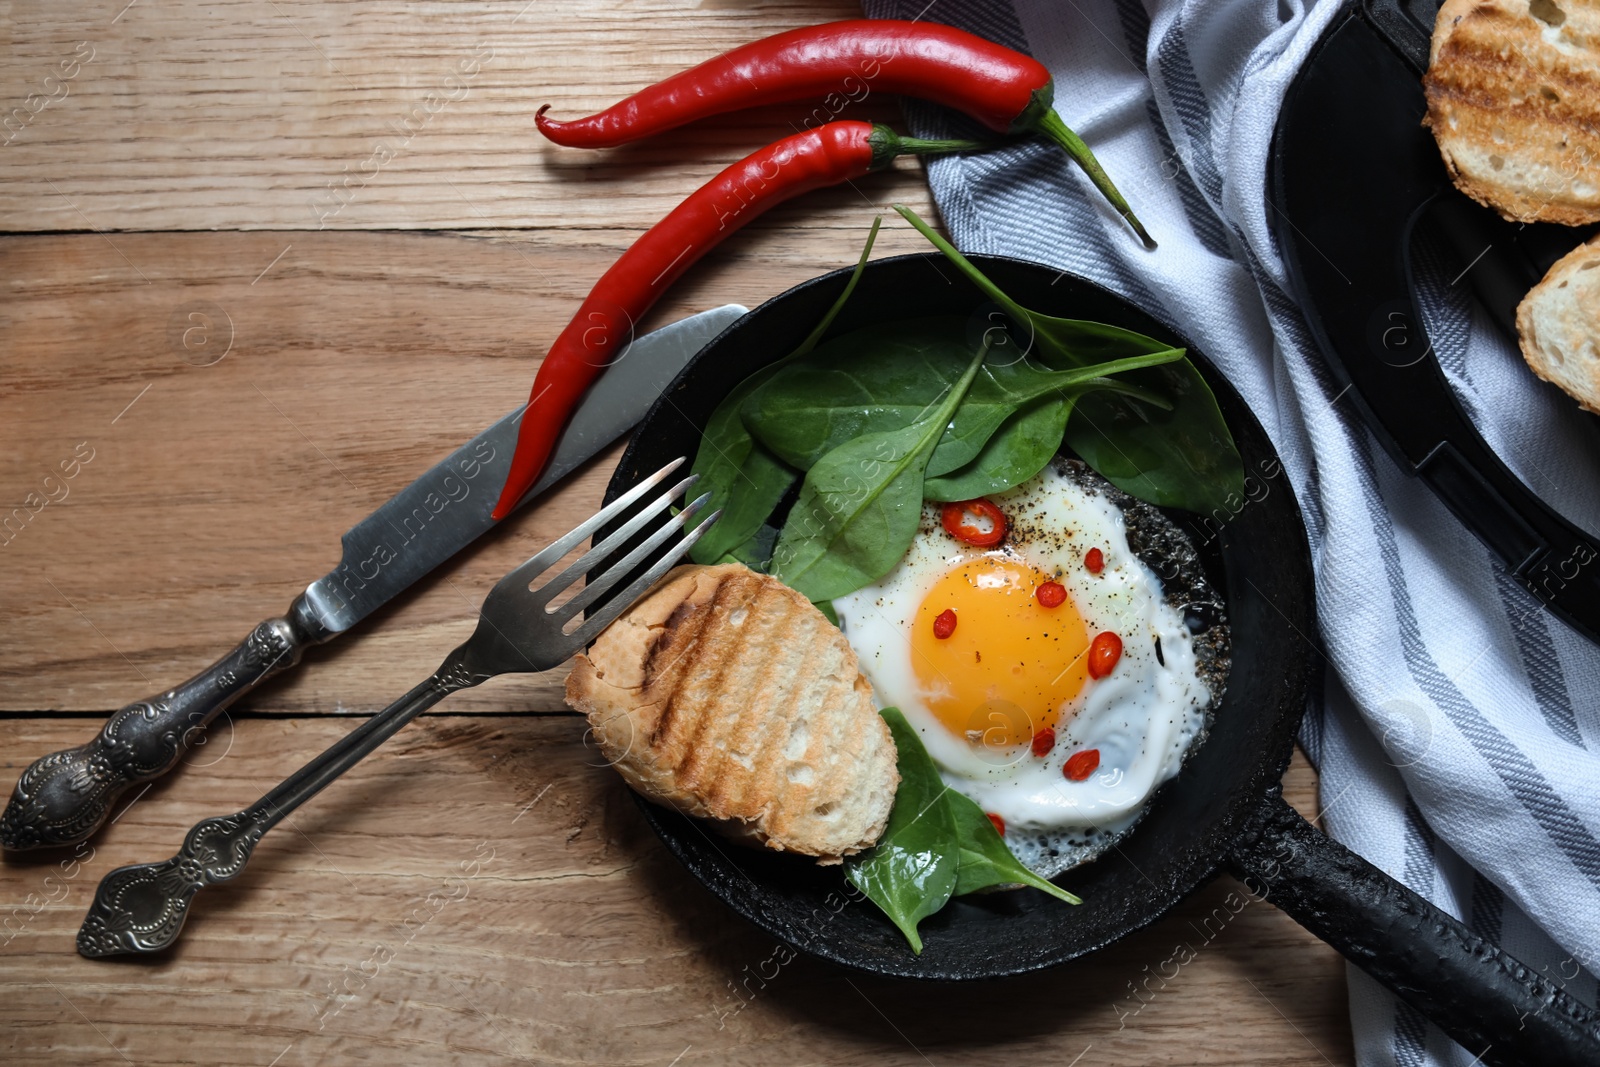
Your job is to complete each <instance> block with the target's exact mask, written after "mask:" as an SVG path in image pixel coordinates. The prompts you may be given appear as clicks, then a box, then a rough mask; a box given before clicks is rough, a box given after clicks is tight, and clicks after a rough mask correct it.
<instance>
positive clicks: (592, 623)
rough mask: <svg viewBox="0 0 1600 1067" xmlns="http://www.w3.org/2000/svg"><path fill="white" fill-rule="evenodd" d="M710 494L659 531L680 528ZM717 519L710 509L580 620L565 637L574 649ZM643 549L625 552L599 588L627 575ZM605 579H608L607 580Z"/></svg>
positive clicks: (596, 632)
mask: <svg viewBox="0 0 1600 1067" xmlns="http://www.w3.org/2000/svg"><path fill="white" fill-rule="evenodd" d="M710 496H711V494H710V493H707V494H705V495H704V496H702V497H700V498H699V499H697V500H696V501H695V502H694V503H693V504H690V505H689V506H688V507H686V508H684V509H683V510H682V511H680V512H679V513H678V514H677V515H676V516H674V517H673V519H672V521H671V522H670V523H668V524H667V525H665V526H663V527H662V530H661V533H662V534H666V533H670V532H671V531H672V530H674V529H682V528H683V525H684V524H685V523H686V522H687V521H688V520H689V519H690V518H691V517H692V516H693V515H694V513H695V512H696V511H698V510H700V508H701V507H702V506H704V504H705V502H706V500H707V499H709V498H710ZM720 518H722V510H721V509H720V508H719V509H718V510H716V511H713V512H712V513H711V514H710V515H707V516H706V519H705V521H704V522H702V523H700V524H699V525H698V526H696V527H695V528H694V529H693V530H691V531H689V536H687V537H685V538H684V539H683V540H682V541H679V542H678V543H677V544H676V545H674V546H673V547H671V548H669V549H668V550H667V553H666V555H664V556H662V557H661V558H660V559H659V560H657V561H656V563H655V565H654V566H652V567H651V568H650V569H649V570H648V571H646V572H645V573H644V574H642V575H640V576H639V577H638V578H635V579H634V580H633V581H631V582H629V583H628V586H627V588H625V589H623V590H622V592H620V593H618V594H617V595H616V596H614V597H612V598H611V599H610V600H608V601H607V602H606V603H605V604H604V606H602V607H601V608H600V609H599V610H598V611H594V612H590V613H589V616H588V617H587V618H586V619H584V620H583V625H582V626H580V627H578V629H576V630H574V631H573V632H572V634H571V635H570V637H569V638H568V640H570V641H571V642H572V648H573V650H574V651H575V650H577V649H580V648H583V647H584V646H585V645H587V644H588V643H589V642H590V641H593V640H594V639H595V638H596V637H598V636H599V635H600V631H601V630H604V629H605V628H606V627H607V626H610V625H611V624H612V623H613V622H615V621H616V619H617V616H618V615H621V614H622V613H623V612H624V611H626V610H627V609H628V608H630V607H632V606H633V602H634V601H636V600H638V599H639V597H640V596H641V595H643V593H644V591H645V590H646V589H649V588H650V587H651V586H652V585H654V584H655V583H656V582H658V581H660V580H661V576H662V575H663V574H666V573H667V571H669V570H671V569H672V567H673V565H674V564H676V563H677V562H678V561H679V560H680V559H682V558H683V557H684V555H686V554H687V553H688V551H689V549H691V548H693V547H694V543H695V542H696V541H698V540H700V538H701V537H702V536H704V534H705V532H706V531H707V530H709V529H711V527H712V526H713V525H715V524H716V521H717V520H718V519H720ZM651 540H652V541H655V542H658V543H659V542H660V541H662V540H665V538H664V537H662V536H661V534H657V535H656V536H655V537H653V538H652V539H651ZM645 548H646V546H643V545H641V546H640V549H639V550H635V551H634V552H631V553H629V554H628V559H625V560H623V562H621V563H619V564H617V565H616V566H615V567H613V568H611V569H610V570H608V571H607V572H606V574H605V575H604V576H603V577H602V578H601V582H603V583H604V585H603V587H602V588H610V586H612V585H614V584H615V583H616V581H617V580H618V579H619V578H621V577H622V576H623V575H625V574H627V573H628V571H630V570H631V569H632V568H633V566H634V565H635V564H636V563H637V560H634V559H633V557H634V556H636V555H640V556H642V555H643V550H644V549H645ZM607 579H609V581H608V580H607ZM593 588H594V586H589V587H588V588H586V589H584V591H583V592H584V595H585V596H587V595H588V593H589V590H590V589H593Z"/></svg>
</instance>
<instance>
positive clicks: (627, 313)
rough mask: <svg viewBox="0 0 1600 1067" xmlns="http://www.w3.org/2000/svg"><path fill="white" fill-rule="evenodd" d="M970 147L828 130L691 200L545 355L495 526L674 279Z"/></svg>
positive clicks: (865, 129) (772, 153)
mask: <svg viewBox="0 0 1600 1067" xmlns="http://www.w3.org/2000/svg"><path fill="white" fill-rule="evenodd" d="M977 147H981V146H979V145H975V144H973V143H972V142H969V141H924V140H917V139H915V138H910V137H901V136H899V135H898V134H896V133H895V132H894V131H893V130H891V129H889V128H888V127H885V126H874V125H873V124H871V123H869V122H830V123H828V124H827V125H825V126H820V127H818V128H817V129H814V130H807V131H805V132H803V133H797V134H794V135H792V136H789V137H785V138H784V139H783V140H781V141H777V142H775V143H774V144H770V145H768V146H767V147H766V148H763V149H761V150H760V151H759V152H755V153H753V154H751V155H749V156H746V157H745V158H744V159H741V160H740V161H739V162H737V163H735V164H733V166H731V167H729V168H727V169H726V170H724V171H723V172H722V173H721V174H718V175H717V176H716V177H715V178H713V179H711V180H710V181H709V182H707V183H706V184H705V185H703V186H701V187H700V188H699V189H697V190H695V191H694V192H693V193H691V194H690V195H689V197H688V199H686V200H684V202H683V203H681V204H679V205H678V206H677V207H675V208H673V209H672V212H671V213H670V214H668V215H667V217H666V218H664V219H662V220H661V221H660V222H658V223H656V224H655V225H654V226H652V227H651V228H650V229H649V230H647V231H645V233H644V235H643V236H642V237H640V238H639V239H638V240H637V241H635V242H634V243H633V246H632V247H631V248H629V249H628V250H627V251H626V252H624V253H623V254H622V256H621V258H619V259H618V260H617V261H616V263H614V264H612V266H611V269H610V270H608V271H606V272H605V274H603V275H601V277H600V280H599V281H598V282H596V283H595V287H594V289H593V290H591V291H590V293H589V296H588V297H587V298H586V299H585V300H584V302H583V305H582V306H581V307H579V308H578V313H577V314H576V315H574V316H573V317H572V321H571V322H569V323H567V328H566V329H564V330H562V331H561V335H560V336H559V337H557V338H556V340H555V343H554V344H552V345H551V346H550V350H549V351H548V352H546V353H545V357H544V362H543V363H541V364H539V373H538V374H537V375H536V376H535V377H534V380H533V391H532V393H531V394H530V397H529V400H528V409H527V412H526V414H524V415H523V417H522V425H521V426H520V427H519V429H518V431H517V447H516V451H515V452H514V453H513V454H512V457H511V471H510V474H509V475H507V477H506V484H505V488H504V489H502V490H501V492H500V500H499V502H498V503H497V504H495V508H494V517H495V518H496V519H503V518H505V517H506V516H507V515H509V514H510V513H511V511H512V509H513V508H515V507H516V504H517V501H519V500H520V499H522V495H523V494H524V493H526V492H527V491H528V490H529V489H530V488H532V486H533V483H534V482H536V481H537V480H538V478H539V475H540V474H541V473H542V472H543V470H544V466H545V463H546V462H548V461H549V459H550V453H551V451H552V450H553V449H554V448H555V443H556V439H557V438H558V437H560V435H561V431H562V429H563V428H564V427H565V426H566V424H567V419H568V417H569V416H570V415H571V414H572V411H573V409H574V408H575V407H576V406H577V404H578V400H579V398H581V397H582V396H583V392H584V390H585V389H587V388H588V387H589V384H590V383H591V382H593V381H594V380H595V378H597V377H599V375H600V372H601V371H603V370H604V369H605V367H606V365H607V364H608V363H609V362H610V361H611V359H612V358H613V356H614V354H615V353H616V350H617V348H618V347H619V345H620V344H621V343H622V342H623V341H625V340H626V339H627V337H628V335H629V333H630V331H631V330H632V329H633V327H634V324H635V323H637V322H638V321H639V320H640V319H641V318H643V317H644V314H645V312H647V311H649V310H650V307H651V305H653V304H654V303H655V302H656V300H657V298H659V297H660V296H661V294H662V293H664V292H665V291H666V289H667V287H668V286H669V285H671V284H672V283H673V281H674V280H676V279H677V277H678V276H679V275H680V274H682V273H683V272H684V271H686V270H688V269H689V267H690V265H691V264H693V263H694V262H695V261H696V260H698V259H699V258H700V257H701V256H703V255H705V254H706V253H707V252H709V251H710V250H711V249H713V248H715V247H716V246H717V245H718V244H719V243H720V242H721V241H722V240H723V238H725V237H727V236H728V235H729V234H731V233H733V232H734V231H735V230H737V229H738V228H739V227H741V226H743V225H744V224H745V223H747V222H749V221H750V220H751V219H753V218H755V217H756V216H757V215H759V214H761V213H762V212H763V211H766V210H767V209H768V208H770V207H772V206H774V205H776V204H781V203H782V202H783V201H785V200H788V199H790V198H791V197H795V196H799V195H800V194H801V193H804V192H806V191H808V190H811V189H819V188H822V187H823V186H827V185H837V184H839V183H840V182H844V181H849V180H850V179H852V178H859V177H861V176H862V175H864V174H866V173H868V172H869V171H873V170H877V169H878V168H880V167H885V166H887V165H888V164H889V163H890V162H891V161H892V160H893V159H894V157H895V156H897V155H903V154H906V153H929V152H952V151H967V150H971V149H973V148H977Z"/></svg>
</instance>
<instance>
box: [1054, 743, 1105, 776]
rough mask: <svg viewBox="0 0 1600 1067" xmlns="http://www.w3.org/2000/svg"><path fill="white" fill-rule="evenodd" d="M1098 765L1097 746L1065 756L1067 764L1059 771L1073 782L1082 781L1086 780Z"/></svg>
mask: <svg viewBox="0 0 1600 1067" xmlns="http://www.w3.org/2000/svg"><path fill="white" fill-rule="evenodd" d="M1099 766H1100V750H1099V749H1098V748H1086V749H1084V750H1083V751H1081V752H1074V753H1073V754H1072V755H1071V756H1069V757H1067V765H1066V766H1065V767H1063V768H1061V773H1062V774H1064V775H1066V776H1067V777H1068V778H1069V779H1071V780H1072V781H1074V782H1082V781H1087V780H1088V778H1089V776H1090V775H1091V774H1093V773H1094V772H1095V769H1096V768H1098V767H1099Z"/></svg>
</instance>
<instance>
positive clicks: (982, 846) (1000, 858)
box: [944, 788, 1083, 904]
mask: <svg viewBox="0 0 1600 1067" xmlns="http://www.w3.org/2000/svg"><path fill="white" fill-rule="evenodd" d="M944 799H945V803H946V804H947V805H948V806H949V808H950V819H951V822H952V823H953V824H954V826H955V831H956V842H957V845H958V847H959V849H960V861H959V864H958V866H957V868H956V888H955V893H954V894H953V895H954V896H961V895H963V894H965V893H971V892H973V891H974V890H978V889H987V888H988V887H989V886H992V885H1014V884H1017V883H1021V884H1022V885H1031V886H1033V887H1034V888H1035V889H1042V890H1044V891H1045V892H1046V893H1049V894H1050V895H1051V896H1053V897H1055V898H1056V899H1057V900H1064V901H1066V902H1067V903H1068V904H1082V903H1083V900H1082V899H1081V898H1079V897H1077V896H1075V895H1074V894H1072V893H1069V892H1067V891H1066V890H1065V889H1062V888H1061V887H1060V886H1058V885H1056V884H1054V883H1053V882H1049V881H1046V880H1045V879H1043V878H1040V877H1039V876H1038V875H1037V874H1034V873H1033V872H1032V871H1030V870H1028V868H1026V867H1024V866H1023V865H1022V864H1021V862H1019V861H1018V859H1017V857H1015V856H1013V855H1012V854H1011V849H1010V848H1008V847H1006V840H1005V838H1003V837H1001V836H1000V832H999V831H998V830H996V829H995V828H994V823H992V822H990V821H989V816H987V815H985V814H984V813H983V809H982V808H980V807H978V805H977V804H976V803H974V802H973V800H972V798H970V797H968V796H967V795H966V794H964V793H958V792H956V791H955V790H954V789H948V788H947V791H946V792H945V797H944Z"/></svg>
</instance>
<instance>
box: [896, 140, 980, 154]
mask: <svg viewBox="0 0 1600 1067" xmlns="http://www.w3.org/2000/svg"><path fill="white" fill-rule="evenodd" d="M997 143H998V142H995V141H929V140H925V139H924V138H921V137H902V138H900V151H901V152H903V153H906V154H910V155H919V156H928V155H933V154H935V153H938V152H983V151H987V150H988V149H990V148H993V147H994V146H995V145H996V144H997Z"/></svg>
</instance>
